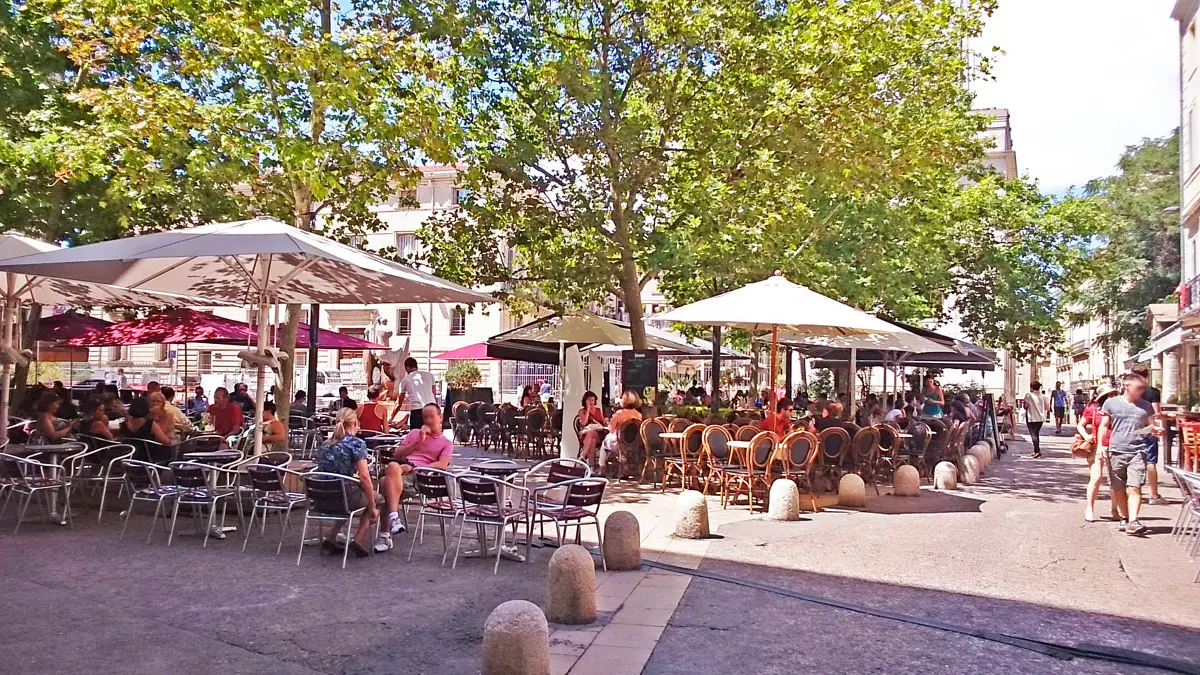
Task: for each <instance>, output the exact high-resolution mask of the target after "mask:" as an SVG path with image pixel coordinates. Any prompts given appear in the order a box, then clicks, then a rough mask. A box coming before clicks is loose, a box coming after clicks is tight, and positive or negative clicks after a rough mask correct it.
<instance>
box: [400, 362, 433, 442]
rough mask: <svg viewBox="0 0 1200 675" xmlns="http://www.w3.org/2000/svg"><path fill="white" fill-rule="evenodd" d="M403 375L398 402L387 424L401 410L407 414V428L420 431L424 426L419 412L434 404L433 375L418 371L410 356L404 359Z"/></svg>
mask: <svg viewBox="0 0 1200 675" xmlns="http://www.w3.org/2000/svg"><path fill="white" fill-rule="evenodd" d="M404 373H405V375H404V378H403V379H401V380H400V400H398V401H396V407H395V409H393V410H392V416H391V418H389V419H388V423H389V425H390V423H391V420H392V419H395V418H396V415H397V414H399V413H400V411H402V410H403V411H404V412H406V413H408V428H409V429H420V428H421V425H422V424H424V420H423V417H422V413H421V411H422V410H423V409H424V408H425V406H427V405H429V404H430V403H435V402H436V397H435V396H434V395H433V375H430V374H429V373H427V372H425V371H423V370H420V369H418V368H417V360H416V359H414V358H413V357H411V356H410V357H408V358H407V359H404Z"/></svg>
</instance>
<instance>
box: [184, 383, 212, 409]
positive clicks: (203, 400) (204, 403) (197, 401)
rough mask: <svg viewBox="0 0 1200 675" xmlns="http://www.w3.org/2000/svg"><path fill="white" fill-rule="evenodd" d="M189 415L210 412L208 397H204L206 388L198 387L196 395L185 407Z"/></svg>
mask: <svg viewBox="0 0 1200 675" xmlns="http://www.w3.org/2000/svg"><path fill="white" fill-rule="evenodd" d="M184 408H185V409H186V410H187V413H188V414H189V415H195V414H198V413H202V412H204V411H205V410H208V397H207V396H205V395H204V387H196V389H195V393H194V395H193V396H192V397H191V398H189V399H188V400H187V403H186V404H185V405H184Z"/></svg>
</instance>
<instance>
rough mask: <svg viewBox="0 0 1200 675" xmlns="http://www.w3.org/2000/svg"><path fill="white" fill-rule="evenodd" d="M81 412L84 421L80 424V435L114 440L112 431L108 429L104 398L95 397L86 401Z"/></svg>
mask: <svg viewBox="0 0 1200 675" xmlns="http://www.w3.org/2000/svg"><path fill="white" fill-rule="evenodd" d="M80 410H81V412H83V419H82V420H80V422H79V433H81V434H87V435H88V436H94V437H96V438H103V439H105V440H109V441H111V440H113V434H112V430H111V429H109V428H108V413H106V412H105V410H104V399H103V398H101V397H99V396H93V397H92V398H89V399H87V400H85V401H84V402H83V407H82V408H81V409H80Z"/></svg>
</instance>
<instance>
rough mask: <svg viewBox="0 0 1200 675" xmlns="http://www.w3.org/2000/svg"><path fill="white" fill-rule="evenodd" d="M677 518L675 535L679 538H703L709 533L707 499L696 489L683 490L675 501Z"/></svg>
mask: <svg viewBox="0 0 1200 675" xmlns="http://www.w3.org/2000/svg"><path fill="white" fill-rule="evenodd" d="M676 508H677V510H678V511H679V513H678V514H677V516H676V517H677V518H678V520H676V521H675V536H676V537H679V538H680V539H704V538H705V537H707V536H708V535H709V529H708V501H707V500H706V499H705V498H704V495H703V494H700V492H699V491H698V490H684V491H683V493H682V494H680V495H679V501H678V502H676Z"/></svg>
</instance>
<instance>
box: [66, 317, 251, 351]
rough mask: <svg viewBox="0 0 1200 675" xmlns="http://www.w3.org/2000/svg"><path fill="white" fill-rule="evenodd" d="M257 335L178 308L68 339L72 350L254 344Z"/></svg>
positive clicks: (228, 322) (226, 321)
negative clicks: (175, 345) (215, 343)
mask: <svg viewBox="0 0 1200 675" xmlns="http://www.w3.org/2000/svg"><path fill="white" fill-rule="evenodd" d="M256 339H257V336H256V334H255V332H254V330H253V329H251V328H250V325H249V324H246V323H242V322H241V321H234V320H233V319H226V318H223V317H219V316H217V315H215V314H208V313H206V312H200V311H197V310H194V309H175V310H171V311H169V312H162V313H159V314H152V315H150V316H147V317H145V318H142V319H134V320H132V321H122V322H121V323H114V324H112V325H110V326H108V327H107V328H105V329H103V330H99V331H93V332H91V333H88V334H86V335H83V336H80V337H77V338H75V339H73V340H68V341H67V344H69V345H71V346H73V347H115V346H121V345H150V344H181V343H184V342H221V343H230V342H233V343H237V344H252V343H253V341H254V340H256Z"/></svg>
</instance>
